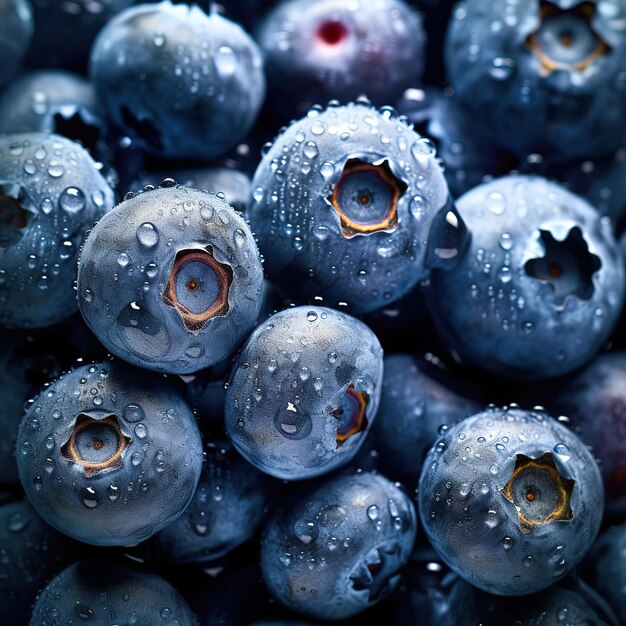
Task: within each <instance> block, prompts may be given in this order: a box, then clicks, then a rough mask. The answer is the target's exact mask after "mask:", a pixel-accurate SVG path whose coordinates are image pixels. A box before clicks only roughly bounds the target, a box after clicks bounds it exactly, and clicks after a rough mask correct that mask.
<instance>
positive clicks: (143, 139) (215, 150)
mask: <svg viewBox="0 0 626 626" xmlns="http://www.w3.org/2000/svg"><path fill="white" fill-rule="evenodd" d="M89 73H90V76H91V79H92V81H93V83H94V85H95V87H96V89H97V91H98V93H99V94H100V97H101V98H102V101H103V103H104V105H105V108H106V109H107V111H108V113H109V115H110V117H111V119H112V120H113V122H114V123H115V125H116V126H118V127H119V128H120V129H122V130H123V132H125V133H126V134H128V135H129V136H130V137H131V138H132V139H133V140H134V141H135V142H136V144H137V145H139V146H141V147H142V148H143V149H144V150H145V151H147V152H150V153H153V154H156V155H157V156H160V157H164V156H166V157H176V158H190V159H194V158H195V159H210V158H213V157H216V156H219V155H220V154H223V153H224V152H226V151H227V150H228V149H229V148H232V147H234V146H235V145H237V143H238V142H239V141H240V140H241V139H242V138H243V137H245V136H246V135H247V134H248V131H249V130H250V129H251V127H252V125H253V123H254V121H255V119H256V116H257V115H258V113H259V110H260V108H261V105H262V104H263V100H264V98H265V78H264V75H263V62H262V57H261V53H260V51H259V49H258V47H257V45H256V44H255V43H254V41H253V40H252V39H251V38H250V37H249V35H247V34H246V33H245V31H244V30H243V29H242V28H241V27H240V26H238V25H237V24H235V23H234V22H231V21H229V20H227V19H225V18H223V17H221V16H220V15H218V14H217V13H215V12H213V13H211V15H206V14H205V13H203V12H202V10H201V9H200V8H199V7H198V6H193V7H187V6H184V5H176V6H175V5H172V4H171V3H170V2H160V3H158V4H143V5H139V6H136V7H132V8H130V9H127V10H126V11H123V12H122V13H120V14H119V15H118V16H116V17H115V18H113V19H112V20H111V21H110V22H109V23H108V24H107V25H106V27H105V28H104V29H103V30H102V32H101V33H100V35H99V36H98V38H97V39H96V42H95V43H94V46H93V49H92V51H91V62H90V72H89Z"/></svg>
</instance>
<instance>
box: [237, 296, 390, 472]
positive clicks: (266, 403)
mask: <svg viewBox="0 0 626 626" xmlns="http://www.w3.org/2000/svg"><path fill="white" fill-rule="evenodd" d="M382 368H383V353H382V349H381V347H380V344H379V343H378V340H377V339H376V335H374V333H372V331H371V330H369V328H367V326H365V325H364V324H363V323H362V322H360V321H358V320H357V319H355V318H352V317H350V316H349V315H346V314H345V313H340V312H338V311H333V310H332V309H326V308H322V307H296V308H293V309H287V310H286V311H282V312H280V313H277V314H276V315H274V316H272V317H270V318H269V319H268V320H267V321H266V322H265V323H262V324H261V325H259V326H258V327H257V328H256V330H255V331H254V332H253V333H252V335H251V336H250V338H249V339H248V341H247V343H246V345H245V346H244V348H243V350H242V351H241V352H240V353H239V355H238V356H237V360H236V361H235V364H234V366H233V371H232V374H231V378H230V383H229V386H228V390H227V392H226V405H225V419H226V430H227V432H228V435H229V437H230V438H231V440H232V442H233V444H234V445H235V447H236V448H237V450H238V451H239V452H240V453H241V454H242V455H243V456H244V457H245V458H246V459H247V460H248V461H249V462H250V463H252V464H253V465H255V466H256V467H258V468H259V469H260V470H262V471H264V472H266V473H268V474H270V475H272V476H276V477H278V478H284V479H287V480H301V479H305V478H311V477H314V476H319V475H320V474H325V473H327V472H330V471H331V470H333V469H336V468H337V467H340V466H341V465H344V464H345V463H347V462H348V461H350V459H351V458H352V457H354V455H355V454H356V452H357V451H358V449H359V447H360V446H361V444H362V443H363V439H364V437H365V435H366V434H367V433H368V432H369V426H370V424H371V423H372V421H373V419H374V417H375V416H376V409H377V408H378V400H379V396H380V385H381V379H382Z"/></svg>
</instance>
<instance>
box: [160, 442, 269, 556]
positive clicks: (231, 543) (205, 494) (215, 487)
mask: <svg viewBox="0 0 626 626" xmlns="http://www.w3.org/2000/svg"><path fill="white" fill-rule="evenodd" d="M275 488H276V485H275V484H274V483H273V481H270V479H268V478H267V477H266V476H265V475H264V474H262V473H261V472H258V471H256V470H255V469H254V468H252V467H250V465H249V464H248V463H246V462H245V461H244V460H243V459H242V458H241V457H240V456H239V455H238V454H237V453H236V452H235V451H234V450H233V449H232V446H230V445H229V444H227V443H225V442H219V443H217V444H212V445H210V446H207V447H206V457H205V462H204V464H203V466H202V474H201V475H200V482H199V483H198V487H197V488H196V492H195V494H194V497H193V499H192V500H191V502H190V503H189V506H188V507H187V508H186V509H185V512H184V513H183V514H182V515H181V516H180V517H179V518H178V519H177V520H176V521H175V522H172V523H171V524H169V525H168V526H166V527H165V528H164V529H163V530H162V531H161V532H159V533H158V535H157V536H156V540H157V542H158V546H159V549H160V552H161V554H162V555H163V558H164V560H165V561H167V562H168V563H172V564H177V565H180V564H186V563H203V562H205V561H211V560H214V559H217V558H220V557H222V556H224V555H225V554H227V553H228V552H230V551H231V550H232V549H233V548H235V547H237V546H238V545H240V544H241V543H243V542H244V541H248V540H249V539H250V538H252V536H253V535H254V533H255V532H256V530H257V529H258V527H259V526H260V524H261V522H262V521H263V518H264V517H265V512H266V508H267V505H268V504H269V502H270V493H271V490H272V489H275Z"/></svg>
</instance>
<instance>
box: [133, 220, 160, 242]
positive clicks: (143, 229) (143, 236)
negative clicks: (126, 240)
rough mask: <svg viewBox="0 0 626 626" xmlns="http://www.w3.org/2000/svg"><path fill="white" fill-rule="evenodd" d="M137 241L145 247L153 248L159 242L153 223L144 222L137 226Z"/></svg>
mask: <svg viewBox="0 0 626 626" xmlns="http://www.w3.org/2000/svg"><path fill="white" fill-rule="evenodd" d="M136 236H137V241H138V242H139V243H140V244H141V245H142V246H145V247H146V248H153V247H154V246H156V245H157V243H159V231H158V230H157V229H156V226H155V225H154V224H151V223H150V222H144V223H143V224H141V225H140V226H139V227H138V228H137V232H136Z"/></svg>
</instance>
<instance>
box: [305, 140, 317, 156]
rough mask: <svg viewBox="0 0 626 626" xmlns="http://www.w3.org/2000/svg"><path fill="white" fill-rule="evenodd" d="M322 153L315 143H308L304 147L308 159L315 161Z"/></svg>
mask: <svg viewBox="0 0 626 626" xmlns="http://www.w3.org/2000/svg"><path fill="white" fill-rule="evenodd" d="M319 153H320V151H319V150H318V148H317V144H316V143H315V142H314V141H307V143H306V145H305V146H304V156H305V157H306V158H307V159H314V158H315V157H316V156H317V155H318V154H319Z"/></svg>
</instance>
